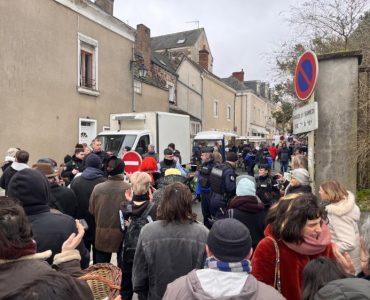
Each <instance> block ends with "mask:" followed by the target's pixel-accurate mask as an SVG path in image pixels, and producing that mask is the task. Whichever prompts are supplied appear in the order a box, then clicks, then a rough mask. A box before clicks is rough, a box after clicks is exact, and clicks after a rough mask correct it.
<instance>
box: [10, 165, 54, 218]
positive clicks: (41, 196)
mask: <svg viewBox="0 0 370 300" xmlns="http://www.w3.org/2000/svg"><path fill="white" fill-rule="evenodd" d="M7 193H8V196H9V197H14V198H17V199H18V200H20V201H21V202H22V204H23V208H24V210H25V212H26V214H27V215H28V216H29V215H35V214H39V213H43V212H47V211H49V210H50V208H49V206H48V205H47V203H49V200H50V188H49V183H48V181H47V179H46V177H45V176H44V175H43V174H42V173H41V172H40V171H37V170H33V169H29V168H27V169H23V170H22V171H19V172H17V173H16V174H14V176H13V177H12V178H11V179H10V182H9V185H8V191H7Z"/></svg>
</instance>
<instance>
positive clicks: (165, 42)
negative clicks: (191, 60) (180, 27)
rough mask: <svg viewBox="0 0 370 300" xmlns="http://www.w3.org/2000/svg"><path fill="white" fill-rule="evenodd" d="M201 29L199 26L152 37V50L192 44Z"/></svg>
mask: <svg viewBox="0 0 370 300" xmlns="http://www.w3.org/2000/svg"><path fill="white" fill-rule="evenodd" d="M203 31H204V29H203V28H199V29H194V30H189V31H183V32H177V33H171V34H166V35H160V36H155V37H152V38H151V46H152V50H153V51H156V50H165V49H173V48H182V47H189V46H193V45H194V44H195V43H196V41H197V40H198V38H199V36H200V34H201V33H202V32H203Z"/></svg>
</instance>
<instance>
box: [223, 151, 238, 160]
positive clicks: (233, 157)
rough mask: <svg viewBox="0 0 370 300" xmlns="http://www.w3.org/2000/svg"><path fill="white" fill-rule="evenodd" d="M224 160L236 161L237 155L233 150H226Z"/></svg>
mask: <svg viewBox="0 0 370 300" xmlns="http://www.w3.org/2000/svg"><path fill="white" fill-rule="evenodd" d="M226 161H231V162H236V161H238V155H237V154H236V153H235V152H227V153H226Z"/></svg>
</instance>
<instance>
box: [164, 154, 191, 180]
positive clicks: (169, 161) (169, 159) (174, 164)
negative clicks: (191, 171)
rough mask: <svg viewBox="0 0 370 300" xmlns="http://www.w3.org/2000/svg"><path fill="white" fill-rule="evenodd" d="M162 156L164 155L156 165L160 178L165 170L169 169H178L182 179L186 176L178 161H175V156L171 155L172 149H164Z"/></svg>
mask: <svg viewBox="0 0 370 300" xmlns="http://www.w3.org/2000/svg"><path fill="white" fill-rule="evenodd" d="M163 154H164V158H163V160H162V161H160V162H159V163H158V170H159V172H160V173H161V174H162V176H164V173H165V172H166V170H167V169H170V168H176V169H178V170H179V171H180V172H181V175H182V176H184V177H187V176H188V174H187V173H186V171H185V170H184V169H183V167H181V165H180V163H179V161H178V160H176V159H175V155H174V154H173V150H172V149H169V148H166V149H164V151H163Z"/></svg>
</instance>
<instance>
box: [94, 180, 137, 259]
mask: <svg viewBox="0 0 370 300" xmlns="http://www.w3.org/2000/svg"><path fill="white" fill-rule="evenodd" d="M129 188H130V185H129V184H128V183H127V182H125V181H124V178H123V176H122V175H115V176H110V177H109V178H108V180H107V181H105V182H102V183H99V184H97V185H96V186H95V187H94V190H93V191H92V194H91V196H90V202H89V212H90V213H91V214H92V215H93V216H94V218H95V224H96V231H95V232H96V235H95V248H96V249H97V250H99V251H103V252H108V253H113V252H118V251H119V249H120V247H121V244H122V237H123V236H122V232H121V225H120V220H119V208H120V205H121V202H123V201H126V197H125V191H126V190H127V189H129Z"/></svg>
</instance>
